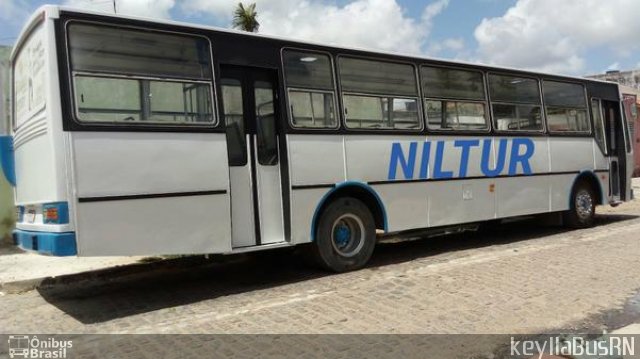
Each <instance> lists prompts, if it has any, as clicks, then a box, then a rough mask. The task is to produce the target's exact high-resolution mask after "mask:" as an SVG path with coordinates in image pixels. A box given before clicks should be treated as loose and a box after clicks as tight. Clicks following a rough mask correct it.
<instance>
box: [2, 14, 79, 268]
mask: <svg viewBox="0 0 640 359" xmlns="http://www.w3.org/2000/svg"><path fill="white" fill-rule="evenodd" d="M56 12H57V11H56V8H54V7H43V8H41V9H40V10H39V11H37V12H36V14H35V15H34V16H33V17H32V18H31V19H30V21H29V22H28V23H27V26H26V27H25V28H24V30H23V31H22V33H21V35H20V38H19V40H18V42H17V43H16V46H15V48H14V51H13V53H12V55H11V63H12V93H11V96H12V104H13V106H12V111H13V112H12V115H13V116H12V119H13V120H12V129H11V137H8V138H7V137H5V140H4V143H5V146H4V147H5V149H4V150H3V151H2V153H3V155H4V156H5V158H7V160H5V161H4V162H5V163H7V165H5V166H4V167H6V168H5V169H4V173H5V174H7V177H8V179H9V180H10V183H12V184H13V185H14V186H15V191H14V193H15V203H16V208H17V212H18V216H17V217H18V218H17V223H16V230H15V231H14V235H13V237H14V241H15V242H16V243H17V244H18V245H19V246H20V247H22V248H26V249H32V250H35V251H38V252H40V253H43V254H51V255H60V256H65V255H74V254H76V253H77V250H76V241H75V234H74V232H73V230H72V227H71V224H70V221H69V201H68V191H67V187H66V183H67V171H66V163H65V154H64V148H65V146H64V143H63V137H62V135H61V132H62V128H61V121H60V117H61V114H60V113H61V111H60V97H59V91H57V88H58V77H57V73H58V72H57V70H56V69H57V61H56V57H55V54H56V50H55V40H54V38H55V37H54V25H53V19H52V15H53V16H55V13H56ZM11 157H13V158H11ZM11 162H13V165H11V164H10V163H11ZM11 167H13V168H11Z"/></svg>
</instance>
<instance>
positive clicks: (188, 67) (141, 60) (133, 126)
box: [64, 21, 231, 255]
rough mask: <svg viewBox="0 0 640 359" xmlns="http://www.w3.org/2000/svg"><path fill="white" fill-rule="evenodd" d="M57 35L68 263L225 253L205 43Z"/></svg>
mask: <svg viewBox="0 0 640 359" xmlns="http://www.w3.org/2000/svg"><path fill="white" fill-rule="evenodd" d="M65 30H66V35H67V44H68V54H69V58H68V60H69V67H68V70H69V87H70V92H71V93H70V96H69V97H70V98H71V99H72V106H71V108H70V109H68V111H67V113H65V119H64V121H65V126H66V130H68V131H69V137H68V140H69V141H68V142H69V149H70V152H71V157H72V159H73V161H72V162H73V163H72V166H71V168H72V173H73V177H74V178H73V181H72V183H73V186H74V188H73V193H74V194H75V197H76V199H77V201H76V202H75V203H72V207H73V208H72V209H73V211H72V213H73V214H74V219H75V224H76V230H77V238H78V251H79V255H154V254H196V253H219V252H227V251H229V250H231V221H230V195H229V177H228V173H229V168H228V165H227V150H226V137H225V133H224V130H223V127H222V124H221V121H219V119H217V118H216V117H217V116H215V115H214V114H215V111H214V109H215V102H214V100H213V99H214V96H213V94H214V91H213V71H212V66H211V52H210V44H209V41H208V40H207V39H206V38H204V37H200V36H197V35H187V34H175V33H165V32H161V31H152V30H138V29H130V28H122V27H115V26H111V25H99V24H96V23H85V22H80V21H70V22H68V23H67V24H66V27H65Z"/></svg>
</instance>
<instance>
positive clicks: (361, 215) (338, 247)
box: [313, 197, 376, 272]
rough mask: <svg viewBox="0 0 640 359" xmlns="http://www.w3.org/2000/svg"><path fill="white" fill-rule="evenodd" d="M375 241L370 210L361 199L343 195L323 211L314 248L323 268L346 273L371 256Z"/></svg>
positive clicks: (359, 266)
mask: <svg viewBox="0 0 640 359" xmlns="http://www.w3.org/2000/svg"><path fill="white" fill-rule="evenodd" d="M375 244H376V227H375V223H374V220H373V215H372V214H371V211H369V209H368V208H367V206H366V205H365V204H364V203H362V202H361V201H360V200H357V199H355V198H351V197H344V198H339V199H337V200H335V201H333V202H331V203H330V204H329V205H328V206H327V207H326V208H325V209H324V211H323V212H322V214H321V216H320V219H319V221H318V226H317V230H316V238H315V242H314V243H313V249H314V252H315V256H316V258H317V260H318V261H319V263H320V264H321V265H322V266H323V267H325V268H326V269H329V270H331V271H334V272H346V271H350V270H355V269H359V268H362V267H363V266H364V265H365V264H366V263H367V261H369V258H371V254H372V253H373V248H374V247H375Z"/></svg>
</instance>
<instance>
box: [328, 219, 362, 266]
mask: <svg viewBox="0 0 640 359" xmlns="http://www.w3.org/2000/svg"><path fill="white" fill-rule="evenodd" d="M364 236H365V229H364V223H362V220H361V219H360V218H359V217H358V216H356V215H355V214H352V213H345V214H343V215H342V216H340V217H339V218H337V219H336V220H335V221H334V222H333V228H332V230H331V245H332V246H333V249H334V250H335V251H336V252H337V253H338V254H339V255H341V256H343V257H353V256H355V255H357V254H358V253H359V252H360V250H361V249H362V247H363V246H364V242H365V237H364Z"/></svg>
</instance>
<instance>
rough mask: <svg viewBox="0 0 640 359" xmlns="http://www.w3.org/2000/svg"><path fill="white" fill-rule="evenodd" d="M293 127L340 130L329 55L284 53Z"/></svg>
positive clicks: (297, 52)
mask: <svg viewBox="0 0 640 359" xmlns="http://www.w3.org/2000/svg"><path fill="white" fill-rule="evenodd" d="M282 62H283V66H284V74H285V83H286V86H287V101H288V104H289V111H290V112H289V114H290V118H291V125H292V126H293V127H296V128H337V127H338V121H337V117H336V106H335V83H334V81H333V64H332V61H331V58H330V57H329V55H326V54H321V53H316V52H308V51H298V50H289V49H285V50H283V51H282Z"/></svg>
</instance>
